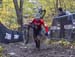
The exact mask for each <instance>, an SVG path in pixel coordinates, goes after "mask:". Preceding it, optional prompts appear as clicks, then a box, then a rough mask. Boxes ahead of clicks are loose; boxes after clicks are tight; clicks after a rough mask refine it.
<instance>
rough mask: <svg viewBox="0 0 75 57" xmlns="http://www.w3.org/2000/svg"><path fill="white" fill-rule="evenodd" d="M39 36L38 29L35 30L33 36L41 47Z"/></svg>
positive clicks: (38, 46)
mask: <svg viewBox="0 0 75 57" xmlns="http://www.w3.org/2000/svg"><path fill="white" fill-rule="evenodd" d="M37 36H38V30H34V34H33V37H34V41H35V44H36V48H38V49H40V39H39V38H38V37H37Z"/></svg>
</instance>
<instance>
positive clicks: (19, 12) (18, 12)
mask: <svg viewBox="0 0 75 57" xmlns="http://www.w3.org/2000/svg"><path fill="white" fill-rule="evenodd" d="M23 1H24V0H20V1H19V3H20V6H19V5H18V1H17V0H13V3H14V7H15V10H16V15H17V22H18V24H19V25H20V27H21V28H20V31H22V27H23Z"/></svg>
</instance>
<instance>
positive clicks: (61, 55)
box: [3, 43, 75, 57]
mask: <svg viewBox="0 0 75 57" xmlns="http://www.w3.org/2000/svg"><path fill="white" fill-rule="evenodd" d="M3 46H4V47H5V48H4V49H5V50H4V54H5V56H6V57H75V49H72V48H63V47H61V46H60V45H49V46H45V45H42V46H41V50H40V51H37V50H36V49H35V44H34V43H31V44H28V45H23V43H15V44H9V45H5V44H4V45H3Z"/></svg>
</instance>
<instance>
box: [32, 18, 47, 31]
mask: <svg viewBox="0 0 75 57" xmlns="http://www.w3.org/2000/svg"><path fill="white" fill-rule="evenodd" d="M32 23H33V24H34V25H36V26H37V28H38V29H41V28H42V26H44V27H45V31H46V32H48V26H45V24H44V20H43V19H40V20H37V19H33V21H32Z"/></svg>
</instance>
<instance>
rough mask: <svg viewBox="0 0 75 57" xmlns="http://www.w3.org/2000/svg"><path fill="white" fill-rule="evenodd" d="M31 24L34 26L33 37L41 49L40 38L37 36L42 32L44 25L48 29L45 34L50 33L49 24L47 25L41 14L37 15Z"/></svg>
mask: <svg viewBox="0 0 75 57" xmlns="http://www.w3.org/2000/svg"><path fill="white" fill-rule="evenodd" d="M30 24H31V25H32V27H33V37H34V41H35V43H36V48H37V49H40V39H39V38H38V37H37V36H38V35H40V34H41V31H42V27H44V28H45V31H46V33H45V35H48V26H47V25H45V23H44V20H43V19H42V18H40V14H38V15H36V17H35V18H34V19H33V21H32V22H31V23H30Z"/></svg>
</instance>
